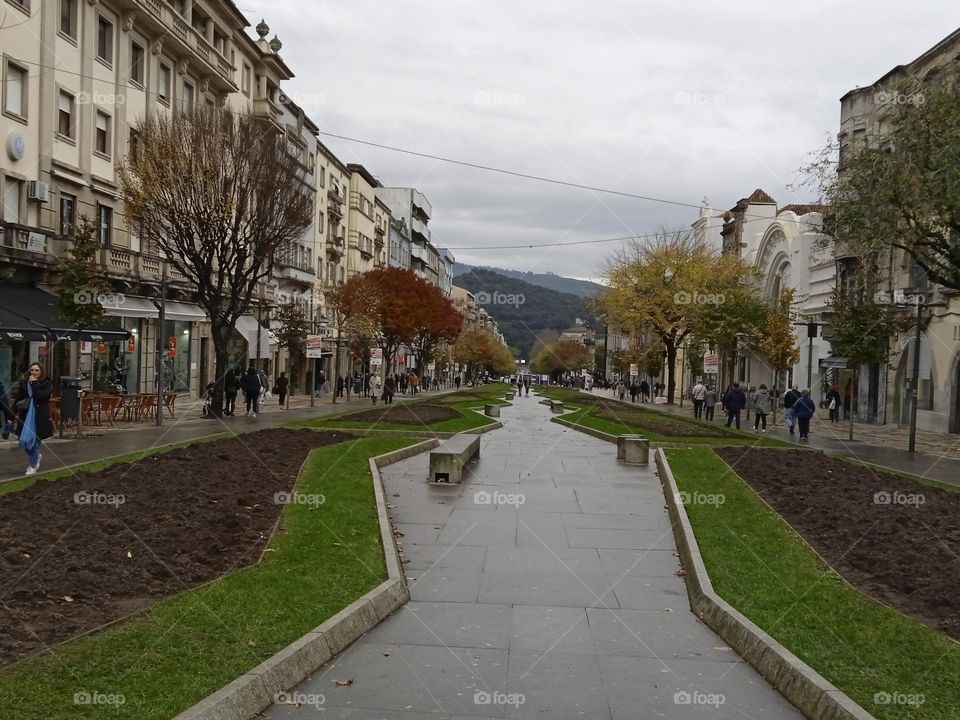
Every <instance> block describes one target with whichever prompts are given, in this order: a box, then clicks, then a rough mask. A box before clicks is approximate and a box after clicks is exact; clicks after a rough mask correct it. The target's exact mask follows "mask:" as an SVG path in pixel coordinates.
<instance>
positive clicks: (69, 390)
mask: <svg viewBox="0 0 960 720" xmlns="http://www.w3.org/2000/svg"><path fill="white" fill-rule="evenodd" d="M80 391H81V388H80V378H78V377H61V378H60V419H61V420H76V419H77V418H78V417H80Z"/></svg>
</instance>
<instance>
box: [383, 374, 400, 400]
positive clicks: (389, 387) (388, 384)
mask: <svg viewBox="0 0 960 720" xmlns="http://www.w3.org/2000/svg"><path fill="white" fill-rule="evenodd" d="M396 389H397V381H396V378H395V377H394V376H393V375H387V379H386V380H384V381H383V402H384V404H385V405H390V404H391V403H392V402H393V393H394V391H395V390H396Z"/></svg>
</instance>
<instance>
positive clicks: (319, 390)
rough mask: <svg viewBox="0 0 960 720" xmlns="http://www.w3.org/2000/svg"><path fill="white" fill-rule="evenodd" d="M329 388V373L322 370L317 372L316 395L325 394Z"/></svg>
mask: <svg viewBox="0 0 960 720" xmlns="http://www.w3.org/2000/svg"><path fill="white" fill-rule="evenodd" d="M326 389H327V375H326V373H324V372H323V370H321V371H320V372H319V373H317V387H316V396H317V397H320V396H321V395H323V393H324V391H325V390H326Z"/></svg>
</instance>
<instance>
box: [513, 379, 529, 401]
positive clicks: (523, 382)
mask: <svg viewBox="0 0 960 720" xmlns="http://www.w3.org/2000/svg"><path fill="white" fill-rule="evenodd" d="M515 382H516V385H517V397H523V396H524V395H527V396H528V397H529V396H530V376H529V375H523V376H521V375H517V377H516V381H515Z"/></svg>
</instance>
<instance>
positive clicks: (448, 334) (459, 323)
mask: <svg viewBox="0 0 960 720" xmlns="http://www.w3.org/2000/svg"><path fill="white" fill-rule="evenodd" d="M428 285H429V286H430V290H429V291H428V292H426V293H425V294H424V296H423V298H422V299H421V301H420V306H419V307H418V308H417V313H416V317H415V318H414V324H413V327H414V330H413V337H412V338H411V341H410V348H411V349H412V350H413V355H414V357H415V358H416V359H417V367H418V368H420V369H421V370H423V369H425V368H426V367H427V365H429V364H430V361H431V360H433V356H434V353H435V352H436V350H437V348H438V347H440V346H441V345H442V344H443V343H452V342H454V341H455V340H456V339H457V337H459V335H460V330H461V329H462V328H463V315H462V314H461V313H460V311H459V310H457V309H456V308H455V307H454V305H453V303H452V302H450V300H449V299H448V298H447V297H446V296H444V294H443V293H442V292H441V291H440V288H438V287H437V286H436V285H433V284H430V283H428Z"/></svg>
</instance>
